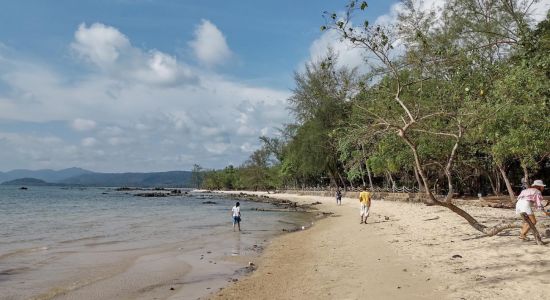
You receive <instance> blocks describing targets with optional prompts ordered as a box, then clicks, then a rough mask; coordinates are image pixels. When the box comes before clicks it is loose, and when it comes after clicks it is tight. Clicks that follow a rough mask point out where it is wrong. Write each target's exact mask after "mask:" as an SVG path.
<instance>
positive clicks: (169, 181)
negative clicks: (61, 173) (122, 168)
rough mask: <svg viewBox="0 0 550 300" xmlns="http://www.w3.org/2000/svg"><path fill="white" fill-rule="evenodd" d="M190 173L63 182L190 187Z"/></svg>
mask: <svg viewBox="0 0 550 300" xmlns="http://www.w3.org/2000/svg"><path fill="white" fill-rule="evenodd" d="M190 182H191V172H190V171H169V172H154V173H89V174H82V175H78V176H74V177H70V178H67V179H64V180H61V181H60V182H59V183H62V184H66V185H84V186H113V187H114V186H129V187H189V186H190V185H191V184H190Z"/></svg>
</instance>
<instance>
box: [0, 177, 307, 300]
mask: <svg viewBox="0 0 550 300" xmlns="http://www.w3.org/2000/svg"><path fill="white" fill-rule="evenodd" d="M137 192H143V191H119V190H115V189H113V188H96V187H89V188H85V187H71V188H69V187H54V186H48V187H28V189H26V190H24V189H20V187H17V186H0V299H6V300H7V299H153V298H159V299H163V298H164V299H171V297H173V299H197V298H201V297H205V296H206V295H208V294H210V293H212V292H215V291H216V290H218V289H220V288H221V287H223V286H224V285H227V284H231V282H234V281H236V280H238V278H239V276H241V275H242V274H244V273H246V272H247V271H250V270H251V269H253V268H254V263H253V262H252V261H254V259H255V258H256V257H257V256H258V253H260V252H261V250H262V249H263V248H265V247H266V246H267V244H269V242H270V240H271V239H272V238H274V237H275V236H277V235H280V234H281V233H283V232H285V231H292V230H295V229H296V228H303V227H309V225H311V224H312V222H313V221H314V216H312V214H310V213H304V212H290V211H284V210H280V209H277V207H275V206H274V205H272V204H269V203H259V202H251V201H246V200H241V201H240V203H241V214H242V223H241V227H242V231H241V232H238V231H237V232H234V231H233V228H232V223H231V208H232V206H233V205H234V204H235V201H236V200H235V199H230V198H227V197H226V196H223V195H221V194H216V193H212V194H209V193H195V192H192V191H184V193H182V194H181V195H177V196H169V197H138V196H135V195H134V194H135V193H137ZM249 261H250V262H249Z"/></svg>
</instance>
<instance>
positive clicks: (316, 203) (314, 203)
mask: <svg viewBox="0 0 550 300" xmlns="http://www.w3.org/2000/svg"><path fill="white" fill-rule="evenodd" d="M319 204H322V203H321V202H319V201H316V202H313V203H311V205H319Z"/></svg>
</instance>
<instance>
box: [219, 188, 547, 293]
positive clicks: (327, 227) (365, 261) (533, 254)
mask: <svg viewBox="0 0 550 300" xmlns="http://www.w3.org/2000/svg"><path fill="white" fill-rule="evenodd" d="M271 196H273V195H271ZM275 197H278V198H285V199H289V200H293V201H299V202H303V203H311V202H314V201H320V202H322V203H323V204H322V205H319V209H320V210H323V211H331V212H334V213H335V214H334V215H333V216H332V217H329V218H327V219H324V220H321V221H319V222H318V223H317V224H316V225H315V226H314V227H313V228H311V229H309V230H305V231H300V232H296V233H292V234H288V235H284V236H281V237H279V238H277V239H275V240H274V241H273V242H272V243H271V245H270V246H269V247H268V248H267V250H266V252H265V253H264V255H262V258H261V259H260V260H259V261H258V262H256V263H257V264H258V270H257V271H256V272H254V273H253V274H252V275H251V276H249V277H247V278H244V279H242V280H241V281H239V282H238V283H236V284H232V285H230V286H228V287H227V288H225V289H223V290H222V291H220V292H219V293H218V294H216V295H213V296H212V298H213V299H236V298H241V299H359V298H362V299H365V298H366V299H442V298H448V299H520V298H523V299H550V259H549V256H548V255H549V254H550V252H548V250H550V249H549V247H547V246H537V245H535V244H534V242H522V241H520V240H519V239H518V238H517V237H516V236H517V233H518V232H517V230H511V231H510V232H505V233H503V234H502V235H501V236H496V237H481V235H480V234H479V233H477V232H476V231H475V230H473V229H472V228H471V227H470V226H469V225H468V224H467V223H466V222H465V221H463V220H462V219H461V218H460V217H458V216H456V215H454V214H453V213H451V212H449V211H447V210H445V209H444V208H440V207H427V206H424V205H422V204H409V203H398V202H387V201H374V203H373V206H372V212H373V213H372V215H371V218H370V219H369V224H367V225H361V224H359V212H358V201H357V200H356V199H349V198H344V199H343V204H344V205H343V206H340V207H337V206H336V205H335V203H334V199H332V198H328V197H313V196H296V195H288V194H276V195H275ZM466 210H467V211H469V212H471V213H472V214H473V215H475V216H476V217H479V218H481V219H482V220H484V222H486V223H487V224H488V225H490V224H494V223H496V222H500V221H501V220H502V219H503V218H514V212H513V211H511V210H501V209H491V208H481V207H470V206H467V207H466ZM385 216H387V217H389V220H385V218H384V217H385ZM539 222H540V223H541V225H542V227H544V226H548V225H550V219H549V218H548V217H539ZM453 255H460V257H455V258H453Z"/></svg>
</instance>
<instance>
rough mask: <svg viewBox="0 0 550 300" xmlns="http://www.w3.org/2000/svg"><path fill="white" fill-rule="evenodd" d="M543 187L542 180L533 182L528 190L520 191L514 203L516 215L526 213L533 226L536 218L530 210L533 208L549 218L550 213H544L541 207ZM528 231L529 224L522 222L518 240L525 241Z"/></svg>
mask: <svg viewBox="0 0 550 300" xmlns="http://www.w3.org/2000/svg"><path fill="white" fill-rule="evenodd" d="M545 186H546V185H545V184H544V183H543V182H542V180H535V181H534V182H533V184H532V185H531V187H530V188H527V189H525V190H523V191H521V193H520V194H519V196H518V200H517V202H516V213H517V214H521V213H526V214H527V216H529V219H530V220H531V223H533V225H535V224H537V218H535V213H534V212H533V209H532V208H533V206H536V208H538V209H539V210H542V211H543V212H544V214H546V215H547V216H550V212H548V211H545V210H544V206H543V205H542V191H544V187H545ZM529 229H530V227H529V224H527V222H523V226H522V227H521V232H520V234H519V238H520V239H522V240H526V239H527V233H528V232H529Z"/></svg>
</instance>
